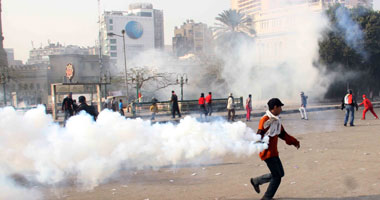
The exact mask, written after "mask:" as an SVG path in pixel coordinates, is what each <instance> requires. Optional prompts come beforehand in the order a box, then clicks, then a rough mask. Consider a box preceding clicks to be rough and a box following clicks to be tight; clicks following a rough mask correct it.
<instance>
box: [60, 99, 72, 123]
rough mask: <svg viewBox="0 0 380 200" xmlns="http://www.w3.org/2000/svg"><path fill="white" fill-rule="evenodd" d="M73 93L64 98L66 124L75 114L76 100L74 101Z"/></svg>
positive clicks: (63, 109)
mask: <svg viewBox="0 0 380 200" xmlns="http://www.w3.org/2000/svg"><path fill="white" fill-rule="evenodd" d="M72 94H73V93H71V92H70V93H69V94H67V97H65V98H64V99H63V102H62V111H64V112H65V119H64V123H65V124H66V121H67V120H68V119H69V118H70V117H71V116H73V115H74V101H73V98H72V97H73V96H72Z"/></svg>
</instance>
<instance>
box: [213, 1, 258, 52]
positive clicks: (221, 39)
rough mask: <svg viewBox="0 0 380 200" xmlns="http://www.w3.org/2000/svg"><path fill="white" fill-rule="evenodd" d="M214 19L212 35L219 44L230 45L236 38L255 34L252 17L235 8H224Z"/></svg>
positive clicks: (235, 41) (248, 37) (247, 37)
mask: <svg viewBox="0 0 380 200" xmlns="http://www.w3.org/2000/svg"><path fill="white" fill-rule="evenodd" d="M215 20H216V21H217V22H216V23H215V27H214V33H215V34H214V37H215V39H216V40H217V44H219V45H223V46H226V45H227V47H231V45H232V46H233V45H234V44H236V43H237V42H238V41H237V40H239V39H250V38H251V37H252V36H254V34H255V31H254V29H253V28H252V25H251V23H252V19H251V18H250V17H248V16H246V15H244V14H243V13H240V12H238V11H236V10H231V9H229V10H224V11H223V12H222V13H220V14H219V15H218V16H217V17H216V18H215Z"/></svg>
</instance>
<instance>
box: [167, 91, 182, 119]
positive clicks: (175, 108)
mask: <svg viewBox="0 0 380 200" xmlns="http://www.w3.org/2000/svg"><path fill="white" fill-rule="evenodd" d="M170 102H171V103H172V118H173V119H174V118H175V113H176V112H177V113H178V117H181V112H179V106H178V97H177V95H176V94H175V92H174V91H172V97H171V98H170Z"/></svg>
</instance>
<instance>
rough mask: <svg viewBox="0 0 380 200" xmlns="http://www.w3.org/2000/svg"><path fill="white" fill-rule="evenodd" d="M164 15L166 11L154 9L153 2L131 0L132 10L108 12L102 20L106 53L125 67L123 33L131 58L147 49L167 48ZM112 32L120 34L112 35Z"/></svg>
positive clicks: (118, 65)
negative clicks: (134, 0)
mask: <svg viewBox="0 0 380 200" xmlns="http://www.w3.org/2000/svg"><path fill="white" fill-rule="evenodd" d="M163 18H164V16H163V11H162V10H156V9H153V5H152V4H149V3H135V4H131V5H130V6H129V10H128V11H106V12H104V14H103V16H102V17H101V20H100V23H101V30H100V34H101V37H100V39H101V41H100V43H101V47H102V54H103V55H107V56H109V57H110V58H111V61H112V62H113V63H115V64H116V67H117V68H119V69H123V68H122V67H123V66H124V43H123V37H124V39H125V51H126V60H127V61H128V60H130V59H131V58H133V57H135V56H136V55H138V54H139V53H141V52H143V51H146V50H149V49H155V48H156V49H163V48H164V19H163ZM123 30H124V31H125V33H124V35H122V34H123V33H122V31H123ZM111 33H113V34H116V35H113V36H112V35H110V34H111Z"/></svg>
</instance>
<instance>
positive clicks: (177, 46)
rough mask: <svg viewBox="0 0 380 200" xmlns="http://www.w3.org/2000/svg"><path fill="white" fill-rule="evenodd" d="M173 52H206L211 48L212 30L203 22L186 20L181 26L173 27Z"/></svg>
mask: <svg viewBox="0 0 380 200" xmlns="http://www.w3.org/2000/svg"><path fill="white" fill-rule="evenodd" d="M172 44H173V54H174V55H175V56H177V57H181V56H184V55H186V54H208V53H210V51H211V48H212V31H211V29H210V28H208V27H207V25H206V24H203V23H195V22H194V20H187V21H186V22H184V23H183V25H181V27H179V28H178V27H175V28H174V37H173V43H172Z"/></svg>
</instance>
